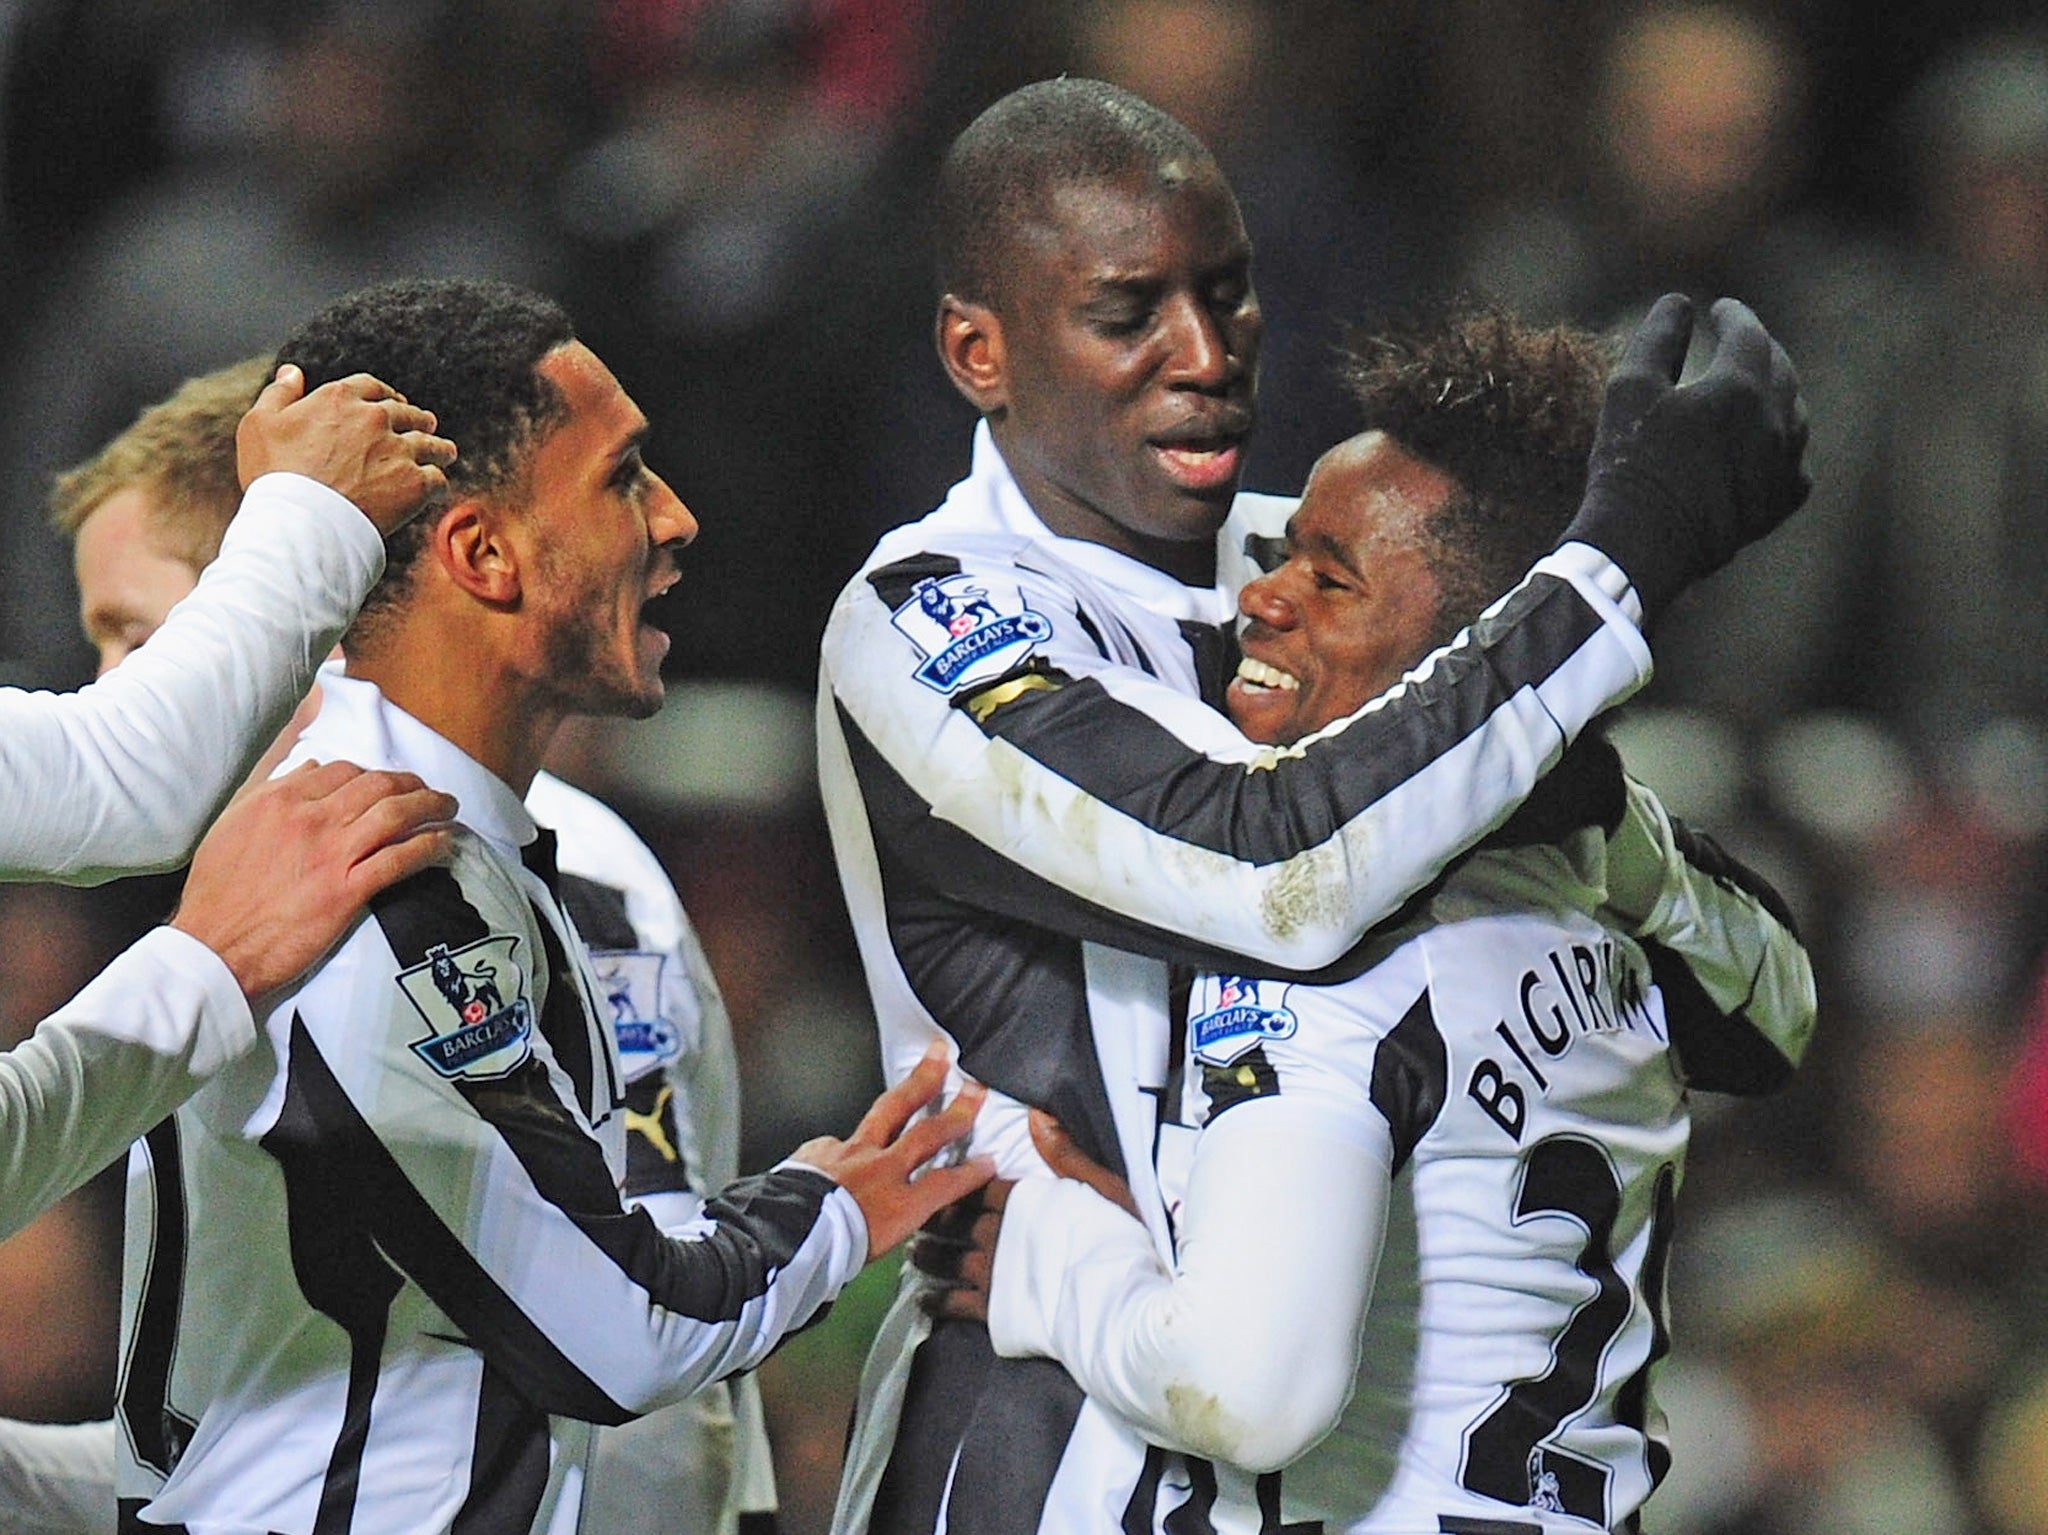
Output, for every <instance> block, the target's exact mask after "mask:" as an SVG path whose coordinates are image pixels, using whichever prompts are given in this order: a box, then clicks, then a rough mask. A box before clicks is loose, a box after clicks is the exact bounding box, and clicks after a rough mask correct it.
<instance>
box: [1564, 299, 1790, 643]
mask: <svg viewBox="0 0 2048 1535" xmlns="http://www.w3.org/2000/svg"><path fill="white" fill-rule="evenodd" d="M1713 316H1714V323H1715V325H1716V327H1717V329H1718V331H1719V336H1718V339H1717V341H1716V344H1715V347H1714V357H1713V360H1712V361H1711V362H1710V363H1708V365H1707V368H1706V371H1705V372H1703V373H1702V374H1700V376H1699V377H1698V378H1697V379H1695V380H1694V381H1693V382H1691V383H1689V384H1687V385H1685V386H1684V387H1683V388H1681V387H1679V385H1678V375H1679V372H1680V370H1681V369H1682V368H1683V367H1684V366H1685V349H1686V343H1687V342H1688V341H1689V340H1690V339H1691V335H1692V302H1691V300H1689V299H1687V298H1686V297H1685V295H1684V294H1681V293H1667V294H1665V295H1664V297H1662V298H1660V299H1658V300H1657V302H1656V304H1655V305H1653V306H1652V307H1651V309H1650V312H1649V314H1648V315H1647V316H1645V317H1644V319H1643V323H1642V324H1641V325H1639V326H1637V327H1636V333H1635V334H1634V335H1633V336H1631V337H1630V338H1629V343H1628V349H1627V350H1626V351H1624V352H1623V353H1622V357H1621V362H1620V364H1619V365H1618V366H1617V367H1616V368H1615V370H1614V373H1613V376H1612V377H1610V378H1609V379H1608V381H1607V394H1606V398H1605V400H1604V401H1603V402H1602V404H1601V407H1600V426H1599V429H1598V431H1596V432H1595V433H1594V436H1593V454H1592V458H1591V460H1590V463H1589V468H1588V473H1587V480H1586V498H1585V500H1583V501H1581V502H1580V503H1579V512H1578V515H1577V516H1576V517H1574V518H1573V519H1572V522H1571V526H1570V527H1568V528H1566V529H1565V541H1566V542H1570V541H1572V540H1574V539H1576V540H1578V541H1579V542H1582V543H1588V544H1591V545H1592V546H1593V547H1594V548H1596V549H1598V550H1600V551H1601V552H1602V553H1604V554H1606V555H1607V556H1608V557H1609V558H1610V559H1612V560H1613V561H1614V562H1615V563H1616V564H1617V565H1619V566H1620V567H1621V568H1622V569H1623V570H1624V571H1625V572H1627V574H1628V578H1629V580H1630V582H1632V583H1633V584H1634V586H1635V589H1636V595H1637V596H1639V597H1641V598H1642V601H1643V610H1644V615H1645V618H1646V619H1648V618H1654V617H1655V616H1656V615H1657V614H1659V613H1661V612H1663V611H1664V609H1665V608H1666V607H1668V606H1669V605H1670V603H1671V600H1672V599H1673V598H1674V597H1676V596H1677V595H1678V594H1679V593H1680V592H1681V591H1683V590H1684V589H1685V588H1686V587H1687V586H1690V585H1691V584H1692V583H1693V582H1695V581H1697V580H1699V579H1700V577H1702V576H1705V575H1708V574H1711V573H1712V572H1713V571H1716V570H1719V569H1720V568H1721V567H1722V566H1723V565H1725V564H1727V563H1728V561H1729V560H1731V559H1733V558H1734V557H1735V551H1736V550H1738V549H1740V548H1741V547H1742V546H1743V545H1744V544H1746V543H1749V542H1750V541H1751V540H1753V539H1757V538H1761V537H1763V535H1764V534H1766V533H1768V532H1770V531H1771V529H1772V528H1775V527H1776V526H1777V525H1778V524H1779V523H1781V522H1783V521H1784V520H1785V519H1786V518H1787V517H1789V516H1791V515H1792V513H1793V512H1794V511H1796V510H1797V509H1798V507H1799V505H1800V503H1801V502H1803V501H1804V500H1805V499H1806V493H1807V491H1808V490H1810V489H1811V488H1812V481H1810V480H1809V479H1808V478H1807V477H1806V472H1805V470H1804V469H1802V468H1801V467H1800V457H1801V455H1802V454H1803V453H1804V451H1805V449H1806V402H1805V400H1804V399H1803V398H1801V396H1800V393H1799V375H1798V374H1797V373H1796V372H1795V371H1794V370H1793V367H1792V359H1791V358H1789V357H1787V356H1786V355H1785V349H1784V348H1783V347H1781V346H1779V345H1778V343H1777V342H1776V341H1774V340H1772V339H1771V335H1770V332H1768V331H1766V330H1765V329H1764V327H1763V323H1762V322H1761V321H1760V320H1758V319H1757V317H1756V316H1755V315H1754V314H1752V313H1751V312H1750V310H1749V307H1748V306H1747V305H1746V304H1743V303H1740V302H1738V301H1737V300H1735V299H1732V298H1724V299H1718V300H1716V301H1715V304H1714V308H1713Z"/></svg>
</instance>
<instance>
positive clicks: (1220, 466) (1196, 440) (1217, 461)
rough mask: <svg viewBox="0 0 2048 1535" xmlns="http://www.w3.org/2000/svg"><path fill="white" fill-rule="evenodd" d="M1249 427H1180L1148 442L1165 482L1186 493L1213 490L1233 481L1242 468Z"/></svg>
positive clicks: (1226, 423) (1231, 424)
mask: <svg viewBox="0 0 2048 1535" xmlns="http://www.w3.org/2000/svg"><path fill="white" fill-rule="evenodd" d="M1249 430H1250V426H1249V423H1245V424H1242V425H1241V424H1239V423H1238V422H1237V421H1235V420H1230V421H1224V422H1218V423H1215V424H1213V425H1210V424H1205V425H1201V426H1184V427H1183V428H1181V429H1180V430H1178V431H1173V432H1163V433H1161V434H1160V435H1159V436H1157V437H1154V438H1152V439H1151V440H1150V444H1151V448H1152V451H1153V452H1154V453H1156V454H1158V455H1159V462H1160V464H1161V465H1162V466H1163V467H1164V468H1165V470H1166V473H1167V476H1168V478H1170V479H1171V480H1173V481H1174V483H1175V484H1177V485H1180V486H1182V487H1184V488H1186V489H1188V490H1213V489H1215V488H1216V487H1218V486H1220V485H1227V484H1229V483H1230V482H1231V481H1233V480H1234V479H1236V478H1237V475H1238V473H1239V471H1240V470H1241V469H1242V468H1243V459H1244V439H1245V436H1246V435H1247V433H1248V432H1249Z"/></svg>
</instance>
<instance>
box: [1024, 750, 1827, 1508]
mask: <svg viewBox="0 0 2048 1535" xmlns="http://www.w3.org/2000/svg"><path fill="white" fill-rule="evenodd" d="M1631 797H1632V803H1631V805H1630V810H1629V813H1630V815H1631V816H1632V817H1642V818H1644V819H1645V820H1646V821H1647V822H1648V825H1649V831H1650V836H1651V838H1652V839H1653V840H1657V841H1661V842H1662V843H1663V845H1664V846H1665V848H1666V849H1667V850H1668V852H1669V853H1670V855H1671V857H1670V867H1669V871H1668V877H1667V878H1665V879H1664V880H1663V882H1662V883H1663V887H1664V889H1663V893H1662V894H1661V895H1660V897H1659V899H1658V901H1657V903H1656V905H1655V906H1654V907H1653V909H1652V910H1650V911H1649V912H1648V913H1647V914H1646V915H1645V916H1644V918H1643V920H1642V922H1641V923H1640V924H1638V923H1634V922H1629V923H1623V922H1621V921H1620V920H1619V919H1618V918H1617V916H1616V914H1615V913H1614V912H1613V910H1612V909H1611V908H1610V907H1608V906H1607V905H1606V904H1605V903H1606V900H1607V895H1608V889H1609V879H1608V869H1607V864H1608V858H1609V853H1610V844H1609V840H1608V839H1607V838H1606V837H1604V836H1603V835H1602V834H1601V832H1600V831H1598V830H1589V831H1585V832H1582V833H1579V834H1577V835H1575V836H1572V837H1570V838H1568V839H1566V840H1565V841H1563V842H1561V843H1557V844H1555V845H1534V846H1495V845H1492V844H1489V845H1487V846H1486V847H1484V848H1482V850H1481V851H1480V852H1479V853H1478V854H1476V855H1475V856H1473V857H1472V858H1471V859H1469V860H1467V861H1465V862H1464V863H1463V864H1461V865H1460V866H1459V867H1458V868H1457V869H1456V870H1455V871H1454V872H1453V873H1452V874H1451V875H1449V876H1448V877H1447V878H1446V879H1445V881H1444V882H1443V883H1442V884H1441V886H1439V887H1438V888H1437V889H1436V890H1434V891H1433V892H1432V894H1431V896H1430V898H1429V899H1428V901H1427V902H1426V903H1425V904H1424V906H1423V908H1422V909H1421V910H1420V911H1419V912H1417V913H1415V914H1414V915H1413V920H1411V921H1409V922H1407V923H1404V924H1402V925H1401V926H1400V927H1399V928H1398V929H1395V930H1392V931H1390V932H1388V933H1387V934H1385V935H1384V936H1383V940H1382V941H1383V942H1384V943H1385V945H1387V948H1388V952H1386V953H1385V955H1384V957H1383V958H1381V959H1379V961H1378V962H1377V963H1376V964H1374V965H1373V966H1372V967H1371V968H1370V969H1368V970H1366V971H1365V972H1364V973H1362V974H1360V975H1358V976H1356V977H1353V978H1352V979H1349V980H1346V981H1343V982H1340V983H1337V984H1333V985H1325V986H1316V985H1305V984H1299V983H1293V982H1288V981H1284V980H1271V979H1260V978H1257V977H1254V976H1245V975H1229V974H1226V975H1216V974H1211V975H1204V976H1202V977H1200V978H1198V979H1197V981H1196V983H1195V985H1194V987H1193V988H1192V990H1191V993H1190V997H1189V1002H1188V1008H1187V1020H1186V1031H1185V1051H1184V1054H1183V1056H1182V1068H1183V1069H1182V1079H1181V1093H1180V1101H1181V1110H1180V1113H1179V1115H1178V1118H1179V1119H1180V1120H1181V1121H1182V1122H1184V1123H1185V1124H1187V1125H1189V1126H1193V1127H1199V1135H1198V1136H1197V1138H1196V1139H1195V1141H1194V1143H1193V1154H1192V1158H1191V1162H1190V1164H1189V1165H1188V1166H1186V1167H1185V1168H1184V1169H1182V1170H1179V1171H1175V1170H1171V1169H1168V1168H1164V1167H1163V1168H1162V1173H1161V1177H1162V1182H1163V1183H1165V1184H1166V1185H1167V1188H1168V1197H1169V1199H1170V1201H1172V1202H1173V1204H1174V1205H1175V1212H1174V1213H1175V1221H1176V1229H1177V1232H1178V1236H1179V1250H1178V1254H1177V1257H1176V1260H1175V1261H1174V1263H1173V1264H1171V1265H1166V1264H1162V1263H1161V1262H1160V1261H1159V1259H1158V1257H1157V1254H1156V1252H1155V1250H1154V1248H1153V1246H1152V1243H1151V1241H1150V1239H1149V1237H1148V1235H1147V1234H1146V1232H1145V1231H1144V1230H1143V1228H1142V1227H1140V1226H1139V1225H1138V1224H1137V1223H1136V1222H1134V1221H1132V1220H1130V1219H1129V1218H1128V1217H1127V1216H1125V1215H1124V1214H1123V1213H1122V1212H1121V1211H1119V1210H1117V1209H1116V1208H1115V1207H1113V1206H1111V1205H1110V1204H1108V1203H1107V1202H1106V1201H1104V1200H1102V1199H1099V1198H1097V1197H1096V1196H1095V1195H1094V1194H1093V1193H1092V1192H1091V1191H1090V1190H1088V1189H1086V1188H1085V1187H1083V1186H1082V1185H1080V1184H1075V1183H1062V1182H1060V1181H1058V1180H1053V1179H1047V1178H1036V1179H1031V1180H1028V1181H1027V1182H1025V1183H1020V1184H1019V1185H1018V1187H1017V1189H1016V1190H1015V1191H1014V1192H1013V1195H1012V1198H1011V1201H1010V1204H1009V1207H1008V1210H1007V1211H1006V1214H1005V1229H1004V1233H1003V1238H1002V1245H1001V1247H1000V1249H999V1251H998V1254H997V1261H996V1265H995V1281H994V1285H993V1287H992V1293H991V1304H990V1329H991V1336H992V1338H993V1340H994V1342H995V1344H996V1346H997V1347H998V1348H1000V1349H1001V1350H1002V1351H1003V1352H1004V1353H1005V1354H1006V1355H1018V1356H1033V1355H1043V1356H1049V1357H1056V1358H1059V1359H1061V1360H1063V1361H1065V1362H1066V1363H1067V1365H1068V1367H1069V1368H1070V1369H1071V1370H1072V1371H1073V1372H1074V1374H1075V1375H1076V1376H1077V1377H1078V1379H1079V1380H1080V1381H1081V1383H1082V1384H1083V1385H1084V1386H1085V1387H1086V1388H1087V1389H1088V1391H1089V1392H1090V1404H1091V1407H1093V1408H1096V1409H1099V1410H1102V1411H1104V1412H1110V1413H1114V1414H1115V1415H1116V1417H1117V1419H1118V1421H1119V1422H1121V1423H1123V1424H1125V1425H1128V1426H1129V1427H1130V1428H1131V1429H1133V1430H1134V1431H1136V1432H1138V1433H1140V1434H1142V1435H1143V1436H1144V1438H1145V1439H1146V1440H1147V1441H1149V1443H1150V1444H1152V1445H1155V1446H1158V1447H1159V1448H1153V1449H1148V1450H1147V1451H1146V1452H1145V1453H1144V1458H1143V1461H1142V1463H1141V1466H1140V1469H1139V1474H1138V1478H1137V1491H1136V1493H1135V1495H1133V1496H1130V1497H1129V1498H1128V1499H1127V1501H1126V1502H1125V1503H1124V1504H1123V1505H1122V1506H1121V1507H1119V1508H1118V1509H1117V1510H1116V1513H1117V1518H1116V1520H1115V1521H1113V1522H1112V1523H1110V1524H1108V1525H1104V1526H1101V1527H1103V1528H1112V1529H1118V1530H1124V1531H1141V1530H1151V1531H1160V1532H1167V1531H1171V1532H1174V1535H1204V1532H1206V1535H1262V1532H1269V1531H1274V1530H1280V1529H1286V1530H1328V1531H1331V1532H1336V1531H1340V1530H1342V1531H1349V1532H1352V1535H1442V1532H1445V1531H1453V1532H1487V1535H1565V1532H1570V1531H1584V1530H1589V1529H1591V1530H1624V1529H1633V1528H1635V1527H1636V1526H1635V1523H1634V1521H1635V1519H1636V1516H1637V1511H1638V1510H1639V1509H1640V1507H1641V1505H1642V1503H1643V1501H1644V1500H1645V1499H1646V1498H1647V1497H1648V1496H1649V1494H1650V1493H1651V1491H1652V1490H1653V1489H1654V1488H1655V1486H1656V1485H1657V1483H1658V1481H1659V1480H1660V1479H1661V1478H1662V1476H1663V1473H1664V1471H1665V1469H1666V1467H1667V1466H1668V1464H1669V1459H1670V1456H1669V1449H1668V1446H1667V1443H1666V1440H1665V1437H1664V1434H1663V1417H1662V1414H1661V1412H1660V1411H1659V1410H1658V1407H1657V1404H1656V1400H1655V1396H1654V1392H1653V1390H1652V1380H1653V1367H1654V1366H1655V1364H1656V1362H1657V1361H1658V1360H1659V1359H1660V1358H1661V1357H1662V1356H1663V1355H1664V1353H1665V1352H1666V1350H1667V1348H1668V1343H1669V1335H1668V1330H1667V1326H1666V1320H1665V1296H1664V1286H1665V1269H1666V1260H1667V1257H1668V1254H1669V1251H1670V1245H1669V1244H1670V1241H1671V1237H1672V1230H1673V1220H1674V1210H1675V1201H1676V1196H1677V1192H1678V1188H1679V1184H1680V1181H1681V1179H1682V1174H1683V1168H1684V1158H1685V1149H1686V1142H1687V1137H1688V1133H1689V1125H1690V1119H1689V1111H1688V1104H1687V1090H1688V1087H1689V1086H1691V1085H1694V1084H1695V1083H1696V1081H1697V1079H1698V1078H1700V1077H1704V1078H1705V1079H1707V1080H1708V1081H1711V1082H1714V1083H1715V1084H1716V1085H1719V1086H1723V1087H1727V1088H1741V1089H1743V1090H1748V1089H1752V1088H1758V1089H1760V1088H1763V1087H1766V1086H1768V1085H1770V1084H1772V1083H1774V1082H1775V1081H1777V1080H1779V1079H1781V1078H1782V1076H1783V1075H1784V1074H1785V1073H1786V1072H1787V1071H1789V1070H1790V1069H1791V1067H1792V1066H1793V1065H1794V1064H1796V1063H1797V1061H1798V1060H1799V1058H1800V1056H1801V1055H1802V1054H1803V1052H1804V1049H1805V1046H1806V1042H1807V1039H1808V1037H1809V1034H1810V1032H1811V1029H1812V1026H1813V1022H1814V1012H1815V1005H1814V990H1813V975H1812V970H1811V967H1810V965H1809V964H1808V962H1807V958H1806V954H1805V951H1804V950H1803V948H1801V946H1800V944H1799V941H1798V939H1797V936H1796V934H1795V933H1794V932H1793V931H1792V930H1791V928H1790V927H1789V926H1788V925H1787V924H1786V923H1785V922H1784V921H1781V920H1780V918H1779V916H1778V915H1777V914H1776V913H1777V912H1778V911H1780V910H1781V909H1782V908H1780V907H1778V906H1777V903H1776V902H1775V898H1774V897H1773V896H1771V895H1770V893H1769V892H1768V887H1766V886H1763V885H1762V883H1761V882H1760V881H1757V880H1755V879H1754V877H1753V876H1750V875H1748V873H1747V871H1743V870H1741V869H1740V868H1739V866H1737V865H1734V864H1733V863H1732V862H1731V861H1729V860H1726V859H1725V858H1724V857H1722V856H1720V855H1719V854H1718V852H1717V851H1716V850H1714V849H1712V848H1711V846H1710V845H1707V844H1704V843H1700V842H1696V841H1693V840H1692V839H1689V838H1687V837H1685V835H1684V834H1683V832H1682V831H1681V832H1679V833H1678V834H1676V835H1675V836H1674V835H1673V834H1672V831H1671V828H1670V826H1669V823H1668V822H1665V821H1664V820H1663V818H1662V815H1661V811H1660V810H1658V808H1657V807H1656V805H1655V803H1654V800H1652V799H1650V798H1649V797H1648V796H1647V795H1646V794H1644V793H1643V791H1641V790H1640V789H1632V790H1631ZM1510 830H1512V824H1511V827H1510ZM1615 846H1617V847H1621V846H1625V844H1624V843H1623V842H1621V841H1619V840H1618V841H1617V843H1616V844H1615ZM1166 1144H1167V1143H1166V1142H1164V1141H1163V1142H1162V1146H1164V1145H1166ZM1197 1457H1203V1458H1197ZM1282 1467H1284V1468H1285V1469H1284V1470H1283V1469H1281V1468H1282ZM1128 1486H1129V1483H1128V1482H1127V1481H1126V1480H1125V1479H1124V1477H1123V1476H1122V1475H1119V1476H1115V1477H1111V1478H1107V1479H1106V1480H1105V1484H1104V1485H1103V1486H1102V1487H1100V1488H1099V1489H1098V1497H1097V1499H1096V1501H1095V1503H1094V1504H1093V1505H1089V1504H1086V1503H1084V1502H1083V1501H1082V1499H1081V1497H1080V1496H1079V1493H1080V1489H1078V1488H1077V1489H1076V1490H1075V1491H1076V1496H1075V1499H1074V1502H1073V1505H1072V1506H1073V1507H1076V1508H1088V1507H1093V1508H1098V1509H1099V1508H1100V1507H1101V1505H1102V1503H1103V1502H1104V1501H1106V1500H1113V1499H1114V1498H1115V1497H1116V1496H1117V1495H1119V1494H1121V1493H1123V1492H1124V1491H1125V1489H1126V1488H1127V1487H1128ZM1069 1527H1070V1528H1082V1527H1084V1525H1083V1524H1081V1523H1074V1524H1071V1525H1070V1526H1069Z"/></svg>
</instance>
